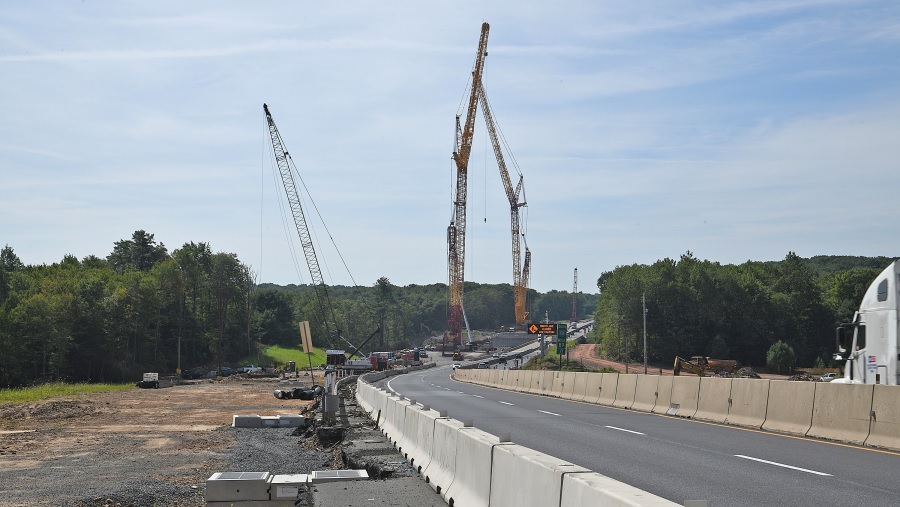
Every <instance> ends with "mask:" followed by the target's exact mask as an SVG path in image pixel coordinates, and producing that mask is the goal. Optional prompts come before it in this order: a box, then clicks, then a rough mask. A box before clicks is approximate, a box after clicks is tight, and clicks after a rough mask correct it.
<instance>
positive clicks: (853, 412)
mask: <svg viewBox="0 0 900 507" xmlns="http://www.w3.org/2000/svg"><path fill="white" fill-rule="evenodd" d="M486 371H487V370H465V372H464V373H461V372H460V371H457V372H456V373H455V375H454V376H455V378H456V379H457V380H462V381H465V382H473V383H477V384H482V385H490V386H492V387H497V388H501V389H512V390H517V391H525V392H528V393H531V394H540V395H544V396H552V397H559V398H565V399H574V400H579V401H584V402H587V403H593V404H597V405H607V406H615V407H619V408H630V409H631V410H637V411H642V412H653V413H658V414H668V415H673V416H678V417H685V418H689V419H698V420H703V421H710V422H716V423H720V424H727V425H734V426H743V427H749V428H757V429H760V428H761V429H763V430H768V431H773V432H779V433H788V434H792V435H802V436H808V437H813V438H822V439H827V440H835V441H839V442H847V443H851V444H858V445H864V446H869V447H879V448H886V449H892V450H900V386H885V385H871V384H868V385H863V384H835V383H832V382H798V381H790V380H766V379H746V378H718V377H667V376H663V377H660V376H658V375H624V374H623V375H620V374H617V373H585V374H581V373H579V374H578V375H579V376H576V377H575V379H574V381H572V382H574V386H573V388H574V390H573V391H572V392H571V393H569V392H567V391H566V390H562V391H561V390H558V389H553V390H551V389H534V388H532V389H521V387H519V388H516V387H512V385H511V384H510V383H509V382H498V383H495V384H492V383H490V382H489V381H488V380H489V379H490V377H489V376H488V375H486V374H485V373H484V372H486ZM529 374H530V375H532V376H534V377H535V378H544V375H545V374H546V372H545V373H541V372H528V371H527V370H521V375H522V376H523V377H527V376H528V375H529ZM520 385H521V384H520Z"/></svg>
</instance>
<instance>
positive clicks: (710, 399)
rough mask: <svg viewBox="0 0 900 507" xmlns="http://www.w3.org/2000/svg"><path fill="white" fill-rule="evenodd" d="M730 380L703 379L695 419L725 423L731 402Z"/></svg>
mask: <svg viewBox="0 0 900 507" xmlns="http://www.w3.org/2000/svg"><path fill="white" fill-rule="evenodd" d="M731 380H732V379H730V378H719V377H702V378H701V379H700V395H699V396H700V398H699V399H698V400H697V411H696V412H695V413H694V419H700V420H701V421H712V422H717V423H722V424H724V423H725V419H726V418H727V417H728V409H729V405H730V402H731Z"/></svg>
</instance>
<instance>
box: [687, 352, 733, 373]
mask: <svg viewBox="0 0 900 507" xmlns="http://www.w3.org/2000/svg"><path fill="white" fill-rule="evenodd" d="M673 369H674V374H675V375H681V370H685V371H689V372H691V373H693V374H694V375H697V376H698V377H708V376H715V375H723V374H733V373H734V371H735V370H736V369H737V361H735V360H733V359H710V358H708V357H706V356H693V357H691V359H690V360H688V359H684V358H683V357H679V356H675V367H674V368H673Z"/></svg>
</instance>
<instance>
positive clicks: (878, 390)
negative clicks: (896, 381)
mask: <svg viewBox="0 0 900 507" xmlns="http://www.w3.org/2000/svg"><path fill="white" fill-rule="evenodd" d="M872 413H873V417H872V427H871V428H870V430H869V438H867V439H866V445H871V446H875V447H885V448H887V449H894V450H897V451H900V387H898V386H885V385H876V386H875V389H874V391H873V393H872Z"/></svg>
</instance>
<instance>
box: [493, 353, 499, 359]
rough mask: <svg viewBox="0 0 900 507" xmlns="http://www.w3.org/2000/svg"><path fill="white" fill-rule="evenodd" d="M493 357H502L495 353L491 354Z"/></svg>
mask: <svg viewBox="0 0 900 507" xmlns="http://www.w3.org/2000/svg"><path fill="white" fill-rule="evenodd" d="M491 357H495V358H499V357H500V354H498V353H496V352H494V353H493V354H491Z"/></svg>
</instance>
